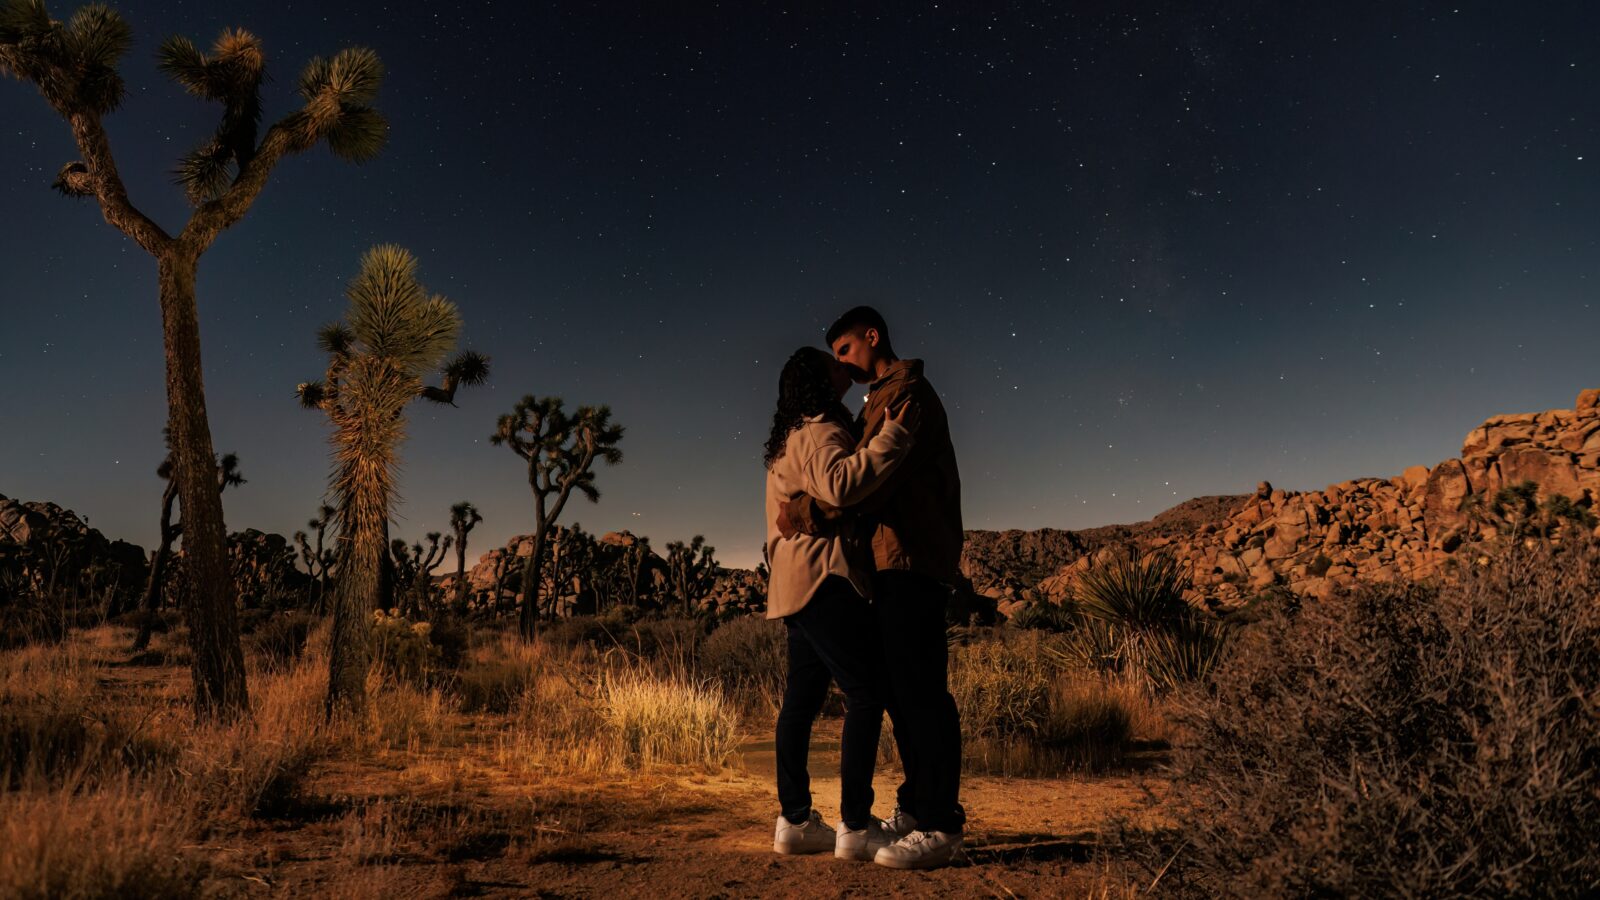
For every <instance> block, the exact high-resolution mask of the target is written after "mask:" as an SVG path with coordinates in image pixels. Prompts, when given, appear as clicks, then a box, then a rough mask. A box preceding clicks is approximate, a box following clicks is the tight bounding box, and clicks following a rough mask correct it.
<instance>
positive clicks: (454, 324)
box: [297, 244, 489, 715]
mask: <svg viewBox="0 0 1600 900" xmlns="http://www.w3.org/2000/svg"><path fill="white" fill-rule="evenodd" d="M416 269H417V262H416V259H415V258H413V257H412V255H411V254H410V253H409V252H407V251H405V250H404V249H401V248H400V247H396V246H393V245H387V244H386V245H381V246H378V247H374V248H372V249H371V250H368V251H367V252H366V254H365V255H364V256H362V258H361V271H360V272H359V273H358V274H357V275H356V277H355V278H354V279H353V280H352V281H351V282H350V285H349V286H348V287H347V288H346V289H345V296H346V297H347V298H349V301H350V308H349V311H348V313H347V314H346V321H344V322H336V323H334V324H331V325H326V326H324V327H323V328H322V330H321V332H320V333H319V335H318V341H319V343H320V345H321V347H322V349H323V350H324V351H326V352H327V354H328V370H327V374H326V375H325V377H324V379H323V380H321V381H312V382H304V383H302V384H300V385H299V387H298V388H297V393H298V394H299V396H300V402H301V404H302V405H304V406H306V407H308V408H313V409H320V410H322V411H323V412H324V413H326V414H327V416H328V420H329V421H330V422H331V423H332V424H333V429H334V430H333V436H332V441H333V446H334V472H333V478H332V485H331V489H332V493H333V495H334V497H335V502H334V510H335V517H336V520H337V522H338V526H339V528H338V531H339V542H340V544H341V545H342V546H341V549H340V551H339V552H338V553H337V556H338V558H339V580H338V584H337V586H336V588H335V590H334V598H333V634H332V638H331V642H330V652H329V654H328V656H329V661H328V667H329V671H328V712H329V714H330V715H332V714H334V713H336V712H337V711H338V710H340V709H341V708H345V707H351V708H358V707H361V706H363V705H364V704H365V702H366V678H367V669H368V666H369V664H370V662H371V646H370V637H371V617H372V612H373V610H375V609H378V608H380V607H381V605H382V603H383V599H384V595H383V590H384V571H385V568H386V566H387V565H388V564H389V562H390V560H389V559H388V557H389V548H388V527H389V508H390V506H391V504H392V503H393V501H394V496H395V476H396V471H397V468H398V465H399V446H400V442H401V440H403V439H404V437H405V423H406V419H405V408H406V405H407V404H408V403H410V402H411V401H413V400H416V399H418V398H419V397H421V398H425V399H428V400H431V401H434V402H439V403H453V401H454V399H455V389H456V387H457V386H459V385H475V384H481V383H483V381H484V380H485V379H486V378H487V377H488V374H489V361H488V359H487V358H486V357H484V356H482V355H480V354H478V353H474V352H472V351H470V350H466V351H462V352H461V353H459V354H457V355H456V356H455V357H454V358H453V359H451V360H450V361H449V362H448V363H446V364H445V365H444V367H443V372H444V381H445V383H446V384H448V385H449V388H448V389H447V390H446V389H440V390H436V391H431V392H430V391H427V390H426V389H425V386H424V385H423V383H422V377H423V376H424V375H425V374H427V373H428V372H430V371H432V370H435V369H437V368H438V367H439V365H440V363H442V362H444V360H445V357H446V356H447V355H448V354H449V353H450V352H451V350H453V349H454V348H455V346H456V338H457V335H458V334H459V333H460V331H461V318H460V315H459V313H458V312H457V311H456V307H455V304H453V303H451V302H450V301H449V300H446V299H445V298H444V297H441V296H439V295H437V294H435V295H429V294H428V293H427V291H426V290H425V289H424V288H423V286H422V285H421V284H420V283H418V281H417V277H416Z"/></svg>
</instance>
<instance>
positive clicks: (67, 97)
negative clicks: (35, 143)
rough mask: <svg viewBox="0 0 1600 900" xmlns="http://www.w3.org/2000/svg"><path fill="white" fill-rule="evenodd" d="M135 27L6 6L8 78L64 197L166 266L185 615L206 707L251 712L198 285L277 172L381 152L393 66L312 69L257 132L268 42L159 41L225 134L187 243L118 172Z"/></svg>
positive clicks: (331, 62) (104, 14) (362, 60)
mask: <svg viewBox="0 0 1600 900" xmlns="http://www.w3.org/2000/svg"><path fill="white" fill-rule="evenodd" d="M132 40H133V36H132V31H131V29H130V28H129V27H128V25H127V23H126V22H125V21H123V19H122V17H121V16H119V15H118V14H117V13H116V12H115V11H113V10H112V9H111V8H109V7H107V6H104V5H102V4H98V3H96V4H91V5H88V6H85V7H83V8H81V9H79V10H78V11H77V12H76V13H75V14H74V15H73V16H72V18H71V20H69V21H67V22H59V21H55V20H52V19H51V18H50V15H49V13H48V12H47V11H46V9H45V5H44V2H43V0H0V74H8V75H12V76H15V77H17V78H19V79H21V80H23V81H28V82H32V83H33V84H34V85H35V86H37V87H38V89H39V93H40V94H42V95H43V96H44V99H45V101H46V102H48V103H49V104H50V106H51V107H52V108H53V109H55V111H56V112H57V113H59V114H60V115H61V117H62V118H63V119H65V120H66V122H67V124H68V126H69V127H70V128H71V130H72V137H73V140H74V141H75V142H76V144H77V148H78V152H79V153H80V154H81V155H82V159H80V160H78V161H75V162H70V163H68V164H67V165H65V166H64V167H62V169H61V171H60V173H59V175H58V177H57V179H56V182H55V185H54V186H55V188H56V189H57V190H59V191H60V192H61V193H63V194H65V195H67V196H70V197H93V198H94V199H95V201H96V202H97V203H98V205H99V207H100V212H101V215H102V216H104V218H105V220H106V221H107V222H108V223H110V224H111V225H112V226H114V227H116V228H117V229H118V230H120V231H121V232H122V233H123V234H126V235H127V236H128V237H130V238H132V239H133V241H134V242H135V243H137V244H138V245H139V246H140V247H142V248H143V249H144V250H145V252H147V253H149V254H150V255H151V256H152V257H154V258H155V261H156V272H157V285H158V293H159V296H160V301H161V322H162V343H163V346H164V348H165V353H166V386H167V424H168V427H169V428H170V430H171V435H172V438H171V444H172V460H173V468H174V470H175V472H176V479H175V480H176V482H177V485H178V498H179V501H180V503H181V504H182V507H183V520H184V537H183V542H184V547H185V556H186V560H185V566H184V571H185V572H186V573H187V574H188V576H189V578H190V579H191V582H192V588H193V590H191V591H190V596H191V597H192V598H193V600H192V602H190V603H188V604H187V605H186V607H185V610H186V613H187V616H188V621H189V639H190V643H191V646H192V649H193V664H192V668H193V675H194V682H195V709H196V712H197V714H198V715H200V716H202V717H213V716H215V717H221V718H230V717H232V716H235V715H237V714H239V713H241V712H242V711H243V710H244V709H245V708H246V706H247V703H248V695H247V691H246V687H245V672H244V654H243V653H242V651H241V649H240V646H239V627H238V615H237V610H236V609H235V598H234V595H233V590H232V585H231V582H230V579H229V574H228V544H227V533H226V531H225V529H224V527H223V520H222V500H221V498H220V497H219V496H218V494H217V491H216V458H215V456H214V454H213V450H212V444H211V427H210V424H209V422H208V419H207V416H206V404H205V389H204V385H203V383H202V380H201V364H200V324H199V316H198V312H197V309H196V303H195V276H196V271H197V269H198V267H199V262H200V256H201V255H202V254H203V253H204V252H205V251H206V250H207V249H208V248H209V247H210V246H211V244H212V242H213V241H215V240H216V239H217V236H218V235H220V234H221V233H222V231H223V230H224V229H226V228H228V227H229V226H231V225H233V224H234V223H236V222H238V221H239V220H240V219H241V218H243V216H244V214H245V212H246V211H248V210H249V209H250V206H251V204H252V203H254V202H255V199H256V197H257V196H258V195H259V194H260V193H261V189H262V188H263V187H264V186H265V185H266V183H267V178H268V176H270V175H271V173H272V170H273V168H274V167H275V166H277V164H278V162H279V161H280V160H282V159H283V158H284V157H285V156H287V155H289V154H292V153H300V152H303V151H306V150H309V149H311V148H312V147H314V146H316V145H317V144H319V143H322V142H324V141H326V142H327V144H328V147H329V149H331V150H332V151H333V152H334V153H335V154H336V155H338V156H340V157H342V158H344V159H348V160H352V161H355V162H361V161H364V160H367V159H371V158H372V157H374V156H376V155H377V153H378V151H379V150H380V149H381V148H382V147H383V143H384V139H385V136H386V133H387V129H388V126H387V124H386V123H385V122H384V119H383V117H382V116H381V115H379V114H378V113H377V112H376V111H375V110H373V109H372V108H371V107H370V106H369V104H370V103H371V102H372V100H373V99H374V97H376V95H377V92H378V84H379V82H380V80H381V79H382V76H383V67H382V65H381V64H380V63H379V61H378V57H377V54H375V53H373V52H372V51H371V50H367V49H364V48H352V49H347V50H342V51H340V52H339V53H338V54H337V55H335V56H334V57H333V58H332V59H321V58H315V59H312V60H311V62H310V63H309V64H307V66H306V67H305V69H304V70H303V71H302V72H301V74H300V78H299V85H298V86H299V90H300V95H301V97H302V98H303V99H304V101H305V103H304V105H303V106H302V107H301V108H300V109H298V110H295V111H294V112H291V113H289V114H288V115H286V116H284V117H283V118H282V119H279V120H278V121H277V122H276V123H274V124H273V125H272V126H271V127H270V128H268V129H267V130H266V133H265V134H259V133H258V126H259V120H260V116H261V82H262V80H263V79H264V77H265V57H264V55H263V53H262V48H261V42H260V41H259V40H258V39H257V38H256V37H255V36H254V35H252V34H250V33H248V32H246V31H241V30H229V31H224V32H223V33H222V35H221V36H220V37H218V38H217V40H216V42H215V43H214V44H213V45H212V48H211V51H210V53H206V52H203V51H201V50H200V49H199V48H197V47H196V46H195V45H194V44H193V43H192V42H191V41H190V40H189V39H188V38H183V37H173V38H170V39H168V40H167V41H166V42H164V43H163V44H162V45H161V48H160V51H159V53H158V67H159V68H160V69H161V71H162V72H164V73H166V74H167V75H168V76H169V77H171V78H172V79H173V80H174V81H176V82H177V83H178V84H179V85H180V86H181V87H182V88H183V89H184V90H186V91H188V92H189V93H191V94H193V95H195V96H196V97H199V98H201V99H204V100H210V101H213V102H216V103H219V104H221V106H222V118H221V122H220V123H219V124H218V126H217V130H216V132H215V133H214V134H213V135H212V136H211V137H209V138H207V139H206V140H205V141H204V142H203V143H202V144H201V145H200V146H198V147H196V148H195V149H194V150H192V151H191V152H190V153H189V155H188V156H186V157H185V158H184V159H183V160H182V161H181V162H180V163H179V166H178V170H177V180H178V183H179V184H180V185H182V187H183V188H184V191H185V193H187V194H188V197H189V200H190V202H191V204H192V205H193V206H194V210H193V212H192V213H190V215H189V218H188V221H186V222H185V223H184V224H183V227H182V228H181V229H179V230H178V232H177V234H176V235H173V234H171V233H169V232H168V231H167V230H166V229H164V228H162V227H161V226H160V225H159V224H157V223H156V222H155V221H154V220H153V219H151V218H150V217H148V216H147V215H145V214H144V213H143V212H141V211H140V210H139V209H138V208H137V207H135V206H134V205H133V202H132V201H131V200H130V199H129V198H128V191H127V189H126V188H125V187H124V186H123V183H122V178H121V176H120V175H119V174H118V172H117V164H116V160H115V158H114V156H113V155H112V152H111V141H110V139H109V138H108V137H107V135H106V131H105V127H104V124H103V119H104V117H105V116H107V115H108V114H110V113H111V112H113V111H114V110H115V109H116V108H117V107H118V106H119V105H120V104H121V102H122V98H123V94H124V93H125V87H124V85H123V81H122V76H121V75H120V74H119V73H118V71H117V65H118V63H119V62H120V60H121V59H122V56H123V55H124V54H125V53H126V52H127V51H128V48H129V46H130V45H131V44H132Z"/></svg>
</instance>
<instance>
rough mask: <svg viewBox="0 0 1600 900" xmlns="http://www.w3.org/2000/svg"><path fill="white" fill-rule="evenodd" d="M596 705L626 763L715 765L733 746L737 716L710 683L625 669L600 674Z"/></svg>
mask: <svg viewBox="0 0 1600 900" xmlns="http://www.w3.org/2000/svg"><path fill="white" fill-rule="evenodd" d="M598 704H599V709H600V715H601V718H602V719H603V720H604V721H605V723H606V725H607V726H608V728H609V729H610V730H611V733H612V736H613V738H614V739H615V741H616V742H617V749H618V752H619V754H620V761H621V762H622V764H623V765H625V766H648V765H654V764H659V763H667V764H675V765H695V766H705V767H708V768H711V769H716V768H720V767H721V766H723V765H724V764H725V763H727V762H728V761H729V759H731V758H732V756H733V751H734V749H735V748H736V747H737V746H738V732H739V718H738V714H737V713H736V712H735V711H734V709H733V706H732V705H731V704H730V703H728V701H727V699H726V698H725V697H724V696H723V693H722V690H721V689H720V688H719V687H718V686H717V685H716V684H715V683H714V682H693V681H689V680H687V679H683V678H660V677H657V676H654V675H652V674H650V673H648V672H646V671H643V670H640V669H636V668H632V669H624V670H622V671H619V672H612V673H606V674H605V675H603V676H602V678H601V680H600V683H599V696H598Z"/></svg>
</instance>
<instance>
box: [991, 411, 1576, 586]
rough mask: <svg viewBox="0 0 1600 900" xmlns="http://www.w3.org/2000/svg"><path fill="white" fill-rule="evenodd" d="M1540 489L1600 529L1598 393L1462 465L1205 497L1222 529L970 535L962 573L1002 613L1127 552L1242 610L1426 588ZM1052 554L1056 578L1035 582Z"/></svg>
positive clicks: (1529, 416) (1197, 518) (1190, 507)
mask: <svg viewBox="0 0 1600 900" xmlns="http://www.w3.org/2000/svg"><path fill="white" fill-rule="evenodd" d="M1529 482H1531V483H1533V484H1534V485H1535V486H1536V488H1535V489H1534V490H1533V491H1532V492H1531V494H1530V497H1529V499H1530V500H1531V501H1532V502H1533V503H1537V504H1541V505H1543V506H1542V508H1543V509H1545V510H1547V511H1558V510H1559V511H1564V512H1547V513H1546V515H1547V517H1548V518H1549V519H1550V520H1551V521H1555V524H1556V526H1557V531H1558V532H1559V533H1570V532H1572V531H1574V530H1577V529H1583V530H1588V529H1594V528H1595V526H1594V524H1593V521H1594V520H1593V517H1592V515H1590V510H1591V509H1592V508H1593V505H1594V503H1595V500H1596V498H1597V496H1600V390H1586V391H1584V392H1582V393H1581V394H1579V395H1578V399H1577V403H1576V404H1575V408H1574V409H1570V410H1567V409H1560V410H1549V411H1546V412H1541V413H1522V414H1518V415H1508V416H1496V417H1494V418H1491V419H1489V420H1488V421H1486V422H1484V423H1483V424H1482V425H1480V426H1479V427H1477V428H1474V429H1473V430H1472V432H1471V433H1469V434H1468V435H1467V437H1466V440H1465V441H1464V442H1463V443H1462V448H1461V455H1460V456H1459V457H1457V458H1453V459H1447V460H1444V461H1442V462H1440V463H1438V464H1436V465H1434V466H1432V467H1428V466H1412V467H1411V468H1409V469H1406V470H1405V471H1404V472H1402V473H1400V474H1398V475H1396V476H1394V477H1392V478H1386V479H1384V478H1358V479H1354V480H1350V481H1342V482H1339V483H1337V484H1331V485H1328V486H1327V487H1326V488H1323V489H1322V490H1318V491H1306V492H1295V491H1283V490H1275V489H1273V487H1272V486H1271V485H1269V484H1266V483H1265V482H1263V483H1262V484H1261V485H1259V486H1258V487H1257V489H1256V491H1255V493H1254V494H1251V495H1245V496H1242V497H1221V498H1205V500H1206V501H1207V502H1209V504H1210V509H1211V510H1213V511H1214V512H1216V513H1220V514H1219V515H1216V516H1214V517H1210V518H1208V516H1207V515H1205V514H1204V513H1203V512H1201V511H1200V510H1197V509H1196V508H1195V506H1194V504H1195V503H1196V501H1190V503H1188V504H1184V505H1182V506H1180V507H1176V508H1174V509H1173V510H1169V511H1168V512H1167V513H1163V514H1162V515H1161V516H1157V517H1156V519H1153V520H1151V521H1150V522H1145V523H1140V524H1138V525H1132V526H1114V527H1112V528H1110V529H1106V528H1099V529H1091V530H1088V531H1081V532H1071V533H1068V532H1056V531H1047V532H1031V533H1019V532H1006V533H1003V534H1002V535H999V536H995V535H993V533H987V532H972V533H969V535H968V543H967V550H966V555H965V558H964V559H963V569H964V570H965V571H966V572H967V574H968V576H969V577H971V578H972V579H973V581H974V584H975V585H976V586H977V588H978V589H979V590H980V591H982V592H983V593H986V594H988V595H989V596H992V597H995V598H996V599H997V600H999V601H1000V602H1001V612H1003V613H1005V612H1010V611H1013V610H1015V609H1016V608H1017V607H1018V606H1019V605H1020V603H1021V601H1023V600H1026V599H1032V598H1041V599H1046V600H1051V601H1056V600H1060V599H1061V598H1063V597H1067V596H1070V595H1071V593H1072V587H1073V582H1074V580H1075V578H1076V576H1077V575H1078V574H1079V573H1081V572H1082V571H1083V570H1084V569H1086V568H1088V567H1089V566H1090V565H1093V564H1094V561H1095V557H1096V556H1097V554H1102V553H1105V552H1109V551H1110V550H1111V549H1112V547H1113V546H1114V545H1117V544H1137V545H1139V546H1142V547H1145V548H1147V549H1154V548H1167V549H1168V550H1170V552H1173V553H1175V554H1177V556H1178V557H1179V558H1180V559H1182V560H1185V561H1186V562H1188V564H1189V566H1190V571H1191V574H1192V576H1193V580H1194V590H1193V598H1192V599H1195V600H1197V601H1199V600H1204V601H1206V602H1208V603H1211V604H1220V605H1223V606H1231V605H1235V604H1238V603H1241V602H1244V601H1246V600H1248V599H1249V598H1251V597H1253V596H1255V595H1256V594H1257V593H1259V592H1261V591H1263V590H1266V589H1269V588H1272V587H1274V586H1282V587H1286V588H1288V589H1289V590H1292V591H1295V592H1297V593H1301V594H1306V595H1309V596H1314V597H1321V596H1326V595H1327V594H1328V593H1330V592H1332V591H1333V590H1335V589H1336V588H1337V587H1339V586H1341V585H1347V584H1351V583H1353V582H1356V581H1393V580H1399V579H1405V580H1410V579H1422V578H1426V577H1428V576H1430V575H1434V574H1435V573H1438V572H1440V571H1441V570H1444V569H1446V568H1448V567H1449V566H1451V565H1454V564H1455V560H1457V559H1461V558H1463V557H1465V558H1468V559H1472V558H1476V555H1477V554H1476V553H1474V552H1473V549H1474V545H1476V544H1477V543H1478V542H1480V541H1482V540H1484V539H1486V538H1488V537H1491V536H1493V535H1495V534H1497V533H1500V532H1501V531H1503V530H1504V529H1505V528H1506V527H1507V524H1508V523H1507V521H1506V516H1507V515H1509V513H1496V512H1495V507H1496V506H1497V505H1498V504H1497V503H1496V500H1497V495H1499V494H1500V493H1501V491H1502V490H1503V489H1507V488H1515V487H1517V486H1519V485H1523V484H1525V483H1529ZM1553 498H1554V499H1553ZM1561 498H1564V499H1565V500H1566V501H1569V502H1568V503H1562V500H1561ZM1544 504H1549V505H1544ZM1197 513H1199V514H1197ZM1164 520H1165V521H1164ZM1557 520H1558V521H1557ZM1163 522H1164V525H1163ZM1595 533H1596V534H1597V536H1600V529H1595ZM1036 547H1037V548H1039V552H1034V550H1033V548H1036ZM1051 553H1055V554H1058V558H1057V560H1056V571H1055V573H1054V574H1052V575H1049V576H1048V577H1043V578H1035V577H1032V576H1035V575H1036V574H1037V573H1038V572H1039V570H1040V568H1041V566H1043V565H1044V564H1045V563H1046V562H1047V557H1048V555H1049V554H1051Z"/></svg>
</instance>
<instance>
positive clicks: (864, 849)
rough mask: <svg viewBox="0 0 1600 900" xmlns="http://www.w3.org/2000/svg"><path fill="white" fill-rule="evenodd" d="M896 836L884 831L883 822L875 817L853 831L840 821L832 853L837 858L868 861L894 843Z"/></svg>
mask: <svg viewBox="0 0 1600 900" xmlns="http://www.w3.org/2000/svg"><path fill="white" fill-rule="evenodd" d="M897 838H898V835H893V834H890V833H889V832H887V831H884V830H883V824H882V823H881V822H879V821H878V820H877V819H868V820H867V827H865V828H861V829H857V830H854V831H852V830H851V829H850V828H849V826H847V825H845V824H844V823H843V822H840V823H839V834H838V836H837V838H836V839H835V841H834V845H833V855H834V856H836V857H838V858H839V859H859V860H863V861H870V860H872V859H875V858H877V855H878V851H879V850H882V849H883V848H884V847H887V846H889V845H890V844H892V843H894V842H895V840H896V839H897Z"/></svg>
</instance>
